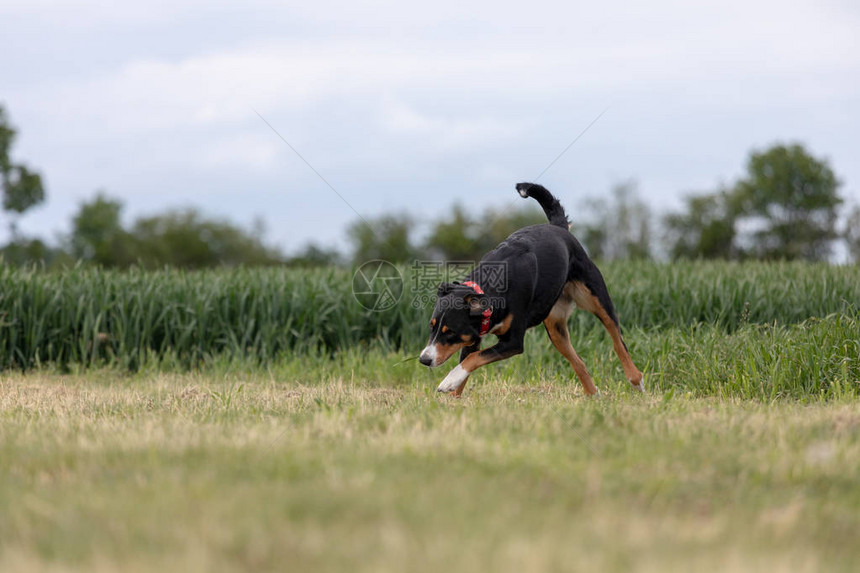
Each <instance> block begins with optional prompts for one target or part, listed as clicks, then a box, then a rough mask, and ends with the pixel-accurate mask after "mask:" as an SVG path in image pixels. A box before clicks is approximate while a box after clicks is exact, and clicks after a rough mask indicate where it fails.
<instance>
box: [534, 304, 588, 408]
mask: <svg viewBox="0 0 860 573" xmlns="http://www.w3.org/2000/svg"><path fill="white" fill-rule="evenodd" d="M558 308H559V307H558V306H556V307H554V308H553V312H550V314H549V316H547V317H546V319H545V320H544V321H543V325H544V327H545V328H546V333H547V334H549V338H550V340H552V343H553V345H554V346H555V349H556V350H558V351H559V353H560V354H561V355H562V356H564V357H565V358H567V361H568V362H570V365H571V366H573V371H574V372H576V376H577V378H579V381H580V382H581V383H582V388H583V389H584V390H585V393H586V394H588V395H590V396H592V395H594V394H600V391H599V390H598V389H597V386H595V385H594V380H593V379H592V378H591V374H589V373H588V368H586V367H585V362H583V361H582V358H580V357H579V354H577V353H576V350H574V349H573V346H571V344H570V332H569V331H568V330H567V316H568V315H569V314H570V313H569V312H566V313H564V312H559V313H556V312H555V311H556V309H558Z"/></svg>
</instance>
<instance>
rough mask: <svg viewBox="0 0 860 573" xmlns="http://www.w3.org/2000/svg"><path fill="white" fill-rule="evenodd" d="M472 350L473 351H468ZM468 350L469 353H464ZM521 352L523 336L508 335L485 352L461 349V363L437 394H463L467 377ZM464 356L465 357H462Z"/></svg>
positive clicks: (445, 380) (437, 389) (446, 377)
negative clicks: (481, 368)
mask: <svg viewBox="0 0 860 573" xmlns="http://www.w3.org/2000/svg"><path fill="white" fill-rule="evenodd" d="M470 349H473V350H470ZM467 350H470V351H469V352H466V351H467ZM522 352H523V335H522V333H520V334H518V335H516V334H513V333H510V332H509V333H508V334H507V335H506V336H504V337H502V338H500V339H499V342H498V343H497V344H496V345H495V346H491V347H490V348H487V349H486V350H481V351H477V347H467V348H464V349H463V352H462V353H461V355H460V358H461V362H460V364H458V365H457V366H456V367H454V369H453V370H451V371H450V372H449V373H448V375H447V376H445V379H444V380H442V383H441V384H439V387H438V388H436V391H437V392H451V393H452V394H453V395H454V396H458V397H459V396H460V394H462V393H463V388H465V386H466V381H467V380H468V379H469V375H470V374H471V373H472V372H474V371H475V370H477V369H478V368H480V367H481V366H485V365H487V364H490V363H491V362H496V361H498V360H504V359H505V358H510V357H511V356H515V355H517V354H522ZM464 354H465V356H464Z"/></svg>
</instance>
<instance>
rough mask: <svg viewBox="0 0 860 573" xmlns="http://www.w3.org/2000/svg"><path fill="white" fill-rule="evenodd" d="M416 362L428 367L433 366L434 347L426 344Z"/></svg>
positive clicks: (434, 359) (434, 360)
mask: <svg viewBox="0 0 860 573" xmlns="http://www.w3.org/2000/svg"><path fill="white" fill-rule="evenodd" d="M418 362H420V363H421V364H423V365H424V366H427V367H429V368H434V367H436V366H437V364H436V347H435V346H428V347H427V348H425V349H424V350H422V351H421V356H419V357H418Z"/></svg>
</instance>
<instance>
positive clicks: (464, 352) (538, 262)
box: [419, 183, 643, 396]
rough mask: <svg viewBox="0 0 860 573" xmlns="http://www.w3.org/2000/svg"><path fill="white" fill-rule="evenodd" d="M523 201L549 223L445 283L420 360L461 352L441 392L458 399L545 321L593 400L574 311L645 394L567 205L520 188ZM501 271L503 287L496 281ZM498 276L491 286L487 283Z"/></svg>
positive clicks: (534, 188)
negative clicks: (575, 339)
mask: <svg viewBox="0 0 860 573" xmlns="http://www.w3.org/2000/svg"><path fill="white" fill-rule="evenodd" d="M516 188H517V191H518V192H519V194H520V195H521V196H522V197H533V198H534V199H536V200H537V202H538V203H540V206H541V207H543V210H544V212H545V213H546V216H547V219H549V224H543V225H532V226H530V227H525V228H523V229H520V230H519V231H516V232H515V233H513V234H512V235H511V236H510V237H508V238H507V239H505V240H504V241H502V243H501V244H500V245H499V246H498V247H496V248H495V249H493V250H492V251H490V252H489V253H487V254H486V255H485V256H484V258H483V259H481V262H480V263H479V264H478V266H477V267H475V269H474V270H473V271H472V272H471V273H470V274H469V276H468V277H467V280H465V281H463V282H462V283H457V282H455V283H443V284H442V285H441V286H440V287H439V292H438V293H437V299H436V307H435V308H434V310H433V316H432V318H431V319H430V340H429V341H428V342H427V347H426V348H425V349H424V350H423V351H422V352H421V356H420V358H419V360H420V361H421V363H422V364H424V365H425V366H430V367H431V368H432V367H436V366H439V365H440V364H442V363H444V362H445V361H446V360H448V358H450V357H451V355H452V354H454V353H455V352H456V351H458V350H459V351H460V364H458V365H457V366H456V367H455V368H454V369H453V370H451V372H449V373H448V375H447V376H446V377H445V379H444V380H442V383H441V384H439V387H438V391H439V392H451V393H452V394H453V395H455V396H459V395H460V394H461V393H462V392H463V388H464V387H465V386H466V381H467V379H468V378H469V375H470V374H471V373H472V372H474V371H475V370H476V369H477V368H480V367H481V366H484V365H485V364H490V363H491V362H495V361H497V360H504V359H505V358H509V357H511V356H514V355H516V354H520V353H522V351H523V338H524V336H525V333H526V330H528V329H529V328H531V327H533V326H537V325H538V324H540V323H541V322H542V323H543V325H544V327H545V328H546V331H547V333H548V334H549V337H550V339H551V340H552V343H553V344H554V345H555V347H556V349H557V350H558V351H559V352H560V353H561V354H562V356H564V357H565V358H567V360H568V361H569V362H570V364H571V366H573V370H574V371H575V372H576V375H577V376H578V377H579V380H580V382H582V386H583V388H585V392H586V393H587V394H596V393H598V390H597V387H595V385H594V381H593V380H592V379H591V375H590V374H589V373H588V370H587V369H586V367H585V363H584V362H583V361H582V359H581V358H580V357H579V355H577V354H576V351H575V350H574V349H573V347H572V346H571V345H570V334H569V333H568V330H567V319H568V317H569V316H570V314H571V312H573V308H574V306H578V307H580V308H582V309H585V310H587V311H589V312H591V313H593V314H594V315H595V316H597V318H598V319H600V321H601V322H602V323H603V326H605V327H606V330H607V331H608V332H609V336H610V337H611V338H612V344H613V347H614V348H615V353H616V354H618V358H619V359H620V360H621V365H622V366H623V368H624V374H625V375H626V376H627V379H628V380H630V383H631V384H633V387H634V388H635V389H637V390H642V385H643V376H642V372H640V371H639V369H637V368H636V366H635V365H634V364H633V360H632V359H631V358H630V353H629V352H628V351H627V346H626V345H625V344H624V340H623V339H622V338H621V330H620V328H619V325H618V318H617V317H616V315H615V309H614V308H613V306H612V300H611V299H610V298H609V292H608V291H607V290H606V284H605V283H604V282H603V276H602V275H601V274H600V271H599V270H598V269H597V266H595V264H594V263H593V262H592V261H591V259H590V258H588V255H587V254H586V253H585V250H584V249H583V248H582V245H580V244H579V241H577V240H576V238H575V237H574V236H573V235H572V234H571V233H570V231H569V227H570V223H569V221H568V219H567V215H566V214H565V212H564V208H562V206H561V204H560V203H559V202H558V199H556V198H555V197H554V196H553V195H552V194H551V193H550V192H549V191H547V190H546V189H545V188H543V187H542V186H540V185H536V184H534V183H519V184H517V186H516ZM500 265H501V266H502V267H503V268H504V269H505V271H506V272H505V277H503V278H504V279H505V280H502V281H499V280H498V278H499V277H498V269H499V267H500ZM490 277H492V280H489V279H490ZM487 334H495V335H496V336H497V337H498V343H497V344H496V345H495V346H492V347H490V348H487V349H485V350H481V339H482V338H483V337H484V336H485V335H487Z"/></svg>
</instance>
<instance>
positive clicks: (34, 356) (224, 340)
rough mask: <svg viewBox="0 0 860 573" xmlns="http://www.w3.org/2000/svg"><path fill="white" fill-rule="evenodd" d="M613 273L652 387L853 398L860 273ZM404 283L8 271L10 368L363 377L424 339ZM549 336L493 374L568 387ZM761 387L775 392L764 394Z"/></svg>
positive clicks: (330, 273) (719, 269) (798, 267)
mask: <svg viewBox="0 0 860 573" xmlns="http://www.w3.org/2000/svg"><path fill="white" fill-rule="evenodd" d="M603 270H604V275H605V277H606V282H607V284H608V285H609V289H610V292H611V294H612V297H613V299H614V301H615V305H616V308H617V310H618V314H619V316H620V318H621V322H622V326H623V327H624V328H625V329H626V332H627V342H628V345H629V346H630V347H631V350H632V351H633V356H634V359H635V360H636V361H637V362H638V363H639V365H640V368H645V369H646V370H647V371H648V372H649V380H650V384H651V385H652V386H654V385H657V386H662V387H663V388H664V389H666V388H671V387H692V388H696V389H697V391H699V392H702V393H704V394H718V393H720V392H721V391H724V390H725V389H726V388H732V389H733V390H732V391H733V392H734V393H739V394H741V395H758V396H760V397H762V398H767V397H773V396H781V395H786V393H787V394H788V395H804V394H806V393H809V392H820V391H822V390H825V391H830V390H832V388H833V386H834V384H835V383H836V382H835V381H842V382H839V384H843V382H844V383H845V384H847V388H852V389H853V388H855V386H856V385H852V384H851V379H852V377H854V376H855V372H856V371H857V369H858V366H857V358H856V357H857V353H858V352H857V347H858V340H860V332H858V330H860V326H858V325H860V321H858V313H857V306H856V305H857V301H858V300H860V268H858V267H845V266H830V265H823V264H816V265H810V264H788V263H773V264H760V263H746V264H739V263H674V264H656V263H650V262H641V263H629V262H618V263H611V264H606V265H604V266H603ZM400 272H401V273H402V276H403V286H404V288H403V295H402V297H401V298H400V300H399V301H398V303H397V304H396V305H394V306H393V307H392V308H389V309H387V310H384V311H380V312H376V311H371V310H367V309H365V308H364V307H362V306H361V305H360V304H358V302H357V301H356V299H355V298H354V296H353V293H352V284H353V272H352V271H350V270H345V269H324V270H290V269H245V270H220V271H203V272H183V271H175V270H164V271H159V272H151V271H131V272H115V271H105V270H98V269H88V268H77V269H74V270H72V271H69V272H65V273H48V272H43V271H40V270H35V269H30V270H13V269H11V268H8V267H4V268H2V269H0V369H21V370H27V369H30V368H34V367H45V366H48V367H51V368H59V369H60V370H61V371H62V370H69V369H80V368H89V367H92V366H112V367H116V368H120V369H124V370H129V371H135V370H138V369H140V368H142V367H145V366H153V365H154V366H156V367H159V368H162V369H177V368H178V369H180V370H185V369H189V368H195V367H199V366H201V365H206V364H211V363H217V362H223V361H225V360H227V361H233V362H241V363H243V364H246V365H251V366H252V367H256V366H260V365H267V367H271V366H272V365H273V364H278V363H284V362H287V363H289V362H291V361H292V362H295V361H296V360H299V361H303V362H306V361H308V360H313V359H314V357H322V359H323V361H330V360H331V359H332V358H333V357H336V356H343V355H350V356H357V357H358V358H359V360H357V361H356V360H353V359H351V358H350V359H349V360H350V361H352V362H353V363H354V364H355V365H356V367H357V368H358V369H359V370H361V369H362V366H361V364H362V360H361V359H362V358H368V357H369V356H370V355H371V354H372V355H374V356H381V355H385V354H391V355H395V356H396V355H399V356H400V358H407V357H410V356H415V355H416V354H417V352H418V351H419V350H420V348H422V346H423V345H424V343H425V337H426V332H427V326H426V325H427V320H428V317H429V314H430V311H431V309H430V307H429V306H428V305H427V304H426V303H425V304H423V305H422V304H416V302H417V301H421V300H425V301H426V300H430V301H432V299H433V296H432V295H433V290H432V288H433V287H432V285H431V287H430V289H431V290H430V291H429V292H428V291H423V292H415V291H413V290H412V288H411V287H412V285H413V284H414V281H413V280H412V277H411V275H410V272H411V269H410V268H409V267H403V268H401V269H400ZM422 295H423V296H422ZM571 330H572V337H573V341H574V346H575V347H576V348H577V350H578V352H579V353H580V354H581V355H583V357H584V358H586V362H587V363H588V364H589V366H590V367H591V368H592V369H597V371H598V372H600V369H602V368H604V367H603V366H602V365H603V364H604V363H606V364H607V366H606V369H607V370H606V375H607V376H609V377H614V372H613V371H612V370H611V369H612V368H614V366H615V364H616V363H615V361H614V357H613V356H612V355H611V354H610V353H609V351H608V348H609V344H608V342H607V340H606V336H605V334H604V332H603V330H602V327H601V326H600V324H599V322H598V321H597V320H595V319H594V317H592V316H590V315H589V314H588V313H585V312H579V313H575V314H574V316H573V318H572V319H571ZM539 331H540V329H535V330H534V331H533V332H532V333H530V335H529V340H528V344H527V352H526V355H525V356H524V357H521V358H519V359H514V360H512V361H510V362H506V363H503V364H501V365H494V366H492V367H490V368H491V370H490V371H491V372H494V371H498V370H499V369H501V370H504V369H510V368H514V369H517V371H518V373H519V376H520V377H521V378H523V379H530V378H534V377H535V376H538V374H539V373H548V375H552V376H555V377H559V376H563V377H567V376H568V375H569V372H568V370H567V369H566V368H567V366H566V364H565V363H564V361H563V360H560V359H559V357H558V356H557V355H556V354H555V353H554V351H553V350H552V348H551V345H549V344H547V343H546V341H545V340H543V338H544V335H543V333H542V332H539ZM350 353H352V354H350ZM368 353H370V354H368ZM366 361H367V360H365V362H366ZM607 361H608V362H607ZM370 362H371V363H372V361H370ZM705 366H707V367H708V373H707V375H703V374H702V372H703V369H705V368H704V367H705ZM413 367H414V365H410V364H407V365H406V366H403V367H401V368H400V371H404V372H405V371H407V370H408V371H410V372H413V370H412V369H413ZM416 372H417V371H416ZM421 372H422V373H423V372H424V371H423V370H421ZM415 375H423V374H415ZM436 375H437V374H436ZM762 376H765V377H766V379H767V380H769V381H771V383H770V384H769V385H767V386H766V387H762V386H761V382H760V379H761V377H762ZM858 377H860V376H858ZM854 379H856V378H854ZM840 387H841V386H840Z"/></svg>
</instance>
